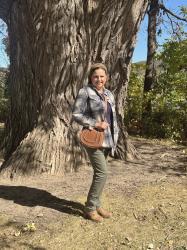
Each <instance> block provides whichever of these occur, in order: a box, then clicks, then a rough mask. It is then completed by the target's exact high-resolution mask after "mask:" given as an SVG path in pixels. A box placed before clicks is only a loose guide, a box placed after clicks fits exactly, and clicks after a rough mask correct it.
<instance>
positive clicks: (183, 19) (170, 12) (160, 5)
mask: <svg viewBox="0 0 187 250" xmlns="http://www.w3.org/2000/svg"><path fill="white" fill-rule="evenodd" d="M159 8H160V9H162V10H163V11H165V12H167V13H168V14H170V15H171V16H173V17H175V18H177V19H179V20H181V21H183V22H187V19H186V18H183V17H180V16H178V15H176V14H175V13H173V12H172V11H171V10H169V9H167V8H166V7H165V6H164V5H163V4H159Z"/></svg>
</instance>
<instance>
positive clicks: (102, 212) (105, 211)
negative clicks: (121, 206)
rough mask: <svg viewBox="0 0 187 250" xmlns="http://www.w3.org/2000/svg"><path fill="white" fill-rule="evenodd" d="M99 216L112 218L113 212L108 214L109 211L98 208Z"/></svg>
mask: <svg viewBox="0 0 187 250" xmlns="http://www.w3.org/2000/svg"><path fill="white" fill-rule="evenodd" d="M97 212H98V214H100V215H101V216H102V217H103V218H110V217H111V216H112V213H111V212H108V211H107V210H105V209H103V208H102V207H98V208H97Z"/></svg>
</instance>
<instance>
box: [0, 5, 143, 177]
mask: <svg viewBox="0 0 187 250" xmlns="http://www.w3.org/2000/svg"><path fill="white" fill-rule="evenodd" d="M147 4H148V1H147V0H132V1H127V0H125V1H124V0H119V1H117V0H109V1H108V0H107V1H106V0H103V1H94V0H89V1H87V0H86V1H74V2H73V1H67V0H65V1H62V0H58V1H50V0H45V1H41V0H35V1H31V0H27V1H24V0H17V1H11V0H0V18H2V19H3V20H4V21H5V22H6V23H7V25H8V33H9V39H10V86H11V89H10V94H11V113H10V118H9V121H8V123H7V125H6V128H7V137H6V156H5V162H4V164H3V166H2V172H3V173H8V174H10V175H11V176H12V177H13V176H16V175H25V174H27V175H31V174H37V173H43V172H47V173H57V172H58V173H59V172H64V171H65V170H69V171H70V170H72V169H73V168H75V164H76V166H78V165H79V164H80V163H81V162H82V159H83V153H82V151H80V144H79V142H78V141H77V140H76V136H75V134H74V133H73V130H72V127H70V126H69V122H70V115H71V108H72V104H73V102H74V100H75V96H76V94H77V92H78V90H79V89H80V87H82V86H83V84H85V83H86V82H87V72H88V68H89V66H90V64H91V63H93V62H104V63H106V65H107V67H108V68H109V69H110V86H109V88H110V89H111V90H112V91H113V92H114V94H115V97H116V101H117V116H118V121H119V126H120V138H119V143H118V148H117V152H116V157H118V158H121V159H125V158H126V157H130V156H131V157H132V156H133V154H134V155H135V154H136V152H135V149H134V147H133V146H132V144H131V143H130V142H129V140H128V137H127V133H126V131H125V128H124V125H123V117H124V103H125V98H126V94H127V86H128V78H129V66H130V61H131V57H132V53H133V48H134V44H135V38H136V34H137V31H138V28H139V25H140V22H141V20H142V17H143V16H144V13H145V11H146V8H147Z"/></svg>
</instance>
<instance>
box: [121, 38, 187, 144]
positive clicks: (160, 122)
mask: <svg viewBox="0 0 187 250" xmlns="http://www.w3.org/2000/svg"><path fill="white" fill-rule="evenodd" d="M157 62H158V64H159V66H158V70H157V71H158V72H157V75H158V79H157V84H156V85H155V87H154V89H153V90H152V91H150V92H149V93H147V94H146V95H145V94H144V95H143V80H144V79H143V76H144V74H143V73H142V72H141V71H142V67H144V65H133V69H132V73H131V77H130V83H129V94H128V105H127V109H126V111H125V123H126V125H127V127H128V128H129V131H130V132H136V133H142V131H144V132H145V133H146V135H147V136H153V137H160V138H171V139H173V140H177V141H181V140H182V141H186V138H187V115H186V114H187V98H186V97H187V40H183V41H180V42H179V41H176V40H171V41H167V42H166V43H165V44H164V45H163V48H162V51H161V52H160V54H159V55H157ZM148 100H150V105H151V109H150V111H149V116H148V118H147V120H146V130H142V126H143V125H142V110H143V109H144V107H145V103H147V101H148ZM134 124H137V125H138V126H135V125H134ZM144 126H145V124H144Z"/></svg>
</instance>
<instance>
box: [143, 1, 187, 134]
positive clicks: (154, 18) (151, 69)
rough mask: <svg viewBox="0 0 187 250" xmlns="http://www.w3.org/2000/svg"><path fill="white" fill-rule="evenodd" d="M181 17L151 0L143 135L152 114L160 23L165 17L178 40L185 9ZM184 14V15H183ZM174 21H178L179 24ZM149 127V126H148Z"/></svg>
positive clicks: (160, 31) (161, 2)
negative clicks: (151, 94) (152, 93)
mask: <svg viewBox="0 0 187 250" xmlns="http://www.w3.org/2000/svg"><path fill="white" fill-rule="evenodd" d="M181 11H182V13H181V16H178V15H176V14H175V13H173V12H172V11H170V10H169V9H168V8H166V7H165V5H164V3H163V1H161V0H151V1H150V4H149V9H148V41H147V61H146V71H145V79H144V104H143V112H142V123H143V133H145V132H146V130H147V125H148V124H147V120H148V118H149V116H150V114H151V109H152V107H151V98H150V95H149V92H150V91H151V90H152V89H153V87H154V85H155V83H156V73H157V72H156V58H155V55H156V51H157V35H158V34H161V33H162V30H161V28H159V29H158V27H159V23H161V24H162V23H163V22H164V21H165V20H164V17H163V16H164V15H166V16H167V19H168V20H169V22H170V26H171V28H172V32H173V34H175V36H177V37H178V38H179V37H181V36H180V32H181V31H182V29H181V24H180V23H179V21H182V22H187V19H186V18H185V9H184V7H181ZM183 14H184V15H183ZM173 18H174V19H177V22H176V21H175V20H173ZM148 126H149V125H148Z"/></svg>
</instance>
